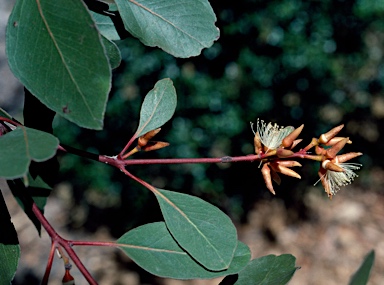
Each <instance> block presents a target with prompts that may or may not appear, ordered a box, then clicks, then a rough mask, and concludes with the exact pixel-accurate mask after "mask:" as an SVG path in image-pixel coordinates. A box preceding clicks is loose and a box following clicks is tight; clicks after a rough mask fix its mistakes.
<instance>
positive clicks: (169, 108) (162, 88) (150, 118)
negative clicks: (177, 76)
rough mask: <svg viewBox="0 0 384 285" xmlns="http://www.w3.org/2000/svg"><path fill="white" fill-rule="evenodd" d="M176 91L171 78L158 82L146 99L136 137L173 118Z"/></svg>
mask: <svg viewBox="0 0 384 285" xmlns="http://www.w3.org/2000/svg"><path fill="white" fill-rule="evenodd" d="M176 103H177V99H176V90H175V87H173V83H172V80H171V79H169V78H166V79H162V80H159V81H157V83H156V84H155V87H154V88H153V89H152V90H151V91H149V92H148V94H147V96H145V98H144V102H143V105H142V106H141V110H140V122H139V127H138V128H137V131H136V134H135V136H136V137H139V136H141V135H143V134H145V133H147V132H149V131H152V130H154V129H157V128H159V127H161V126H162V125H164V124H165V123H166V122H167V121H168V120H169V119H170V118H172V116H173V114H174V113H175V109H176Z"/></svg>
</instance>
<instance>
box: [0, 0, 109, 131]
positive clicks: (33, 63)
mask: <svg viewBox="0 0 384 285" xmlns="http://www.w3.org/2000/svg"><path fill="white" fill-rule="evenodd" d="M6 51H7V56H8V62H9V66H10V68H11V70H12V72H13V73H14V75H15V76H16V77H17V78H18V79H19V80H20V81H21V82H22V83H23V84H24V85H25V87H26V88H27V89H28V90H29V91H31V93H32V94H33V95H35V96H36V97H37V98H39V100H40V101H42V102H43V103H44V104H45V105H47V107H49V108H50V109H52V110H54V111H55V112H57V113H58V114H60V115H61V116H63V117H65V118H67V119H68V120H70V121H72V122H74V123H76V124H78V125H79V126H81V127H86V128H91V129H102V127H103V118H104V112H105V108H106V103H107V99H108V93H109V90H110V86H111V68H110V66H109V63H108V58H107V57H106V55H105V51H104V46H103V44H102V43H101V38H100V35H99V32H98V31H97V29H96V26H95V23H94V21H93V19H92V17H91V15H90V14H89V11H88V9H87V8H86V6H85V5H84V3H83V1H78V0H55V1H51V0H36V1H29V0H19V1H17V2H16V4H15V6H14V8H13V11H12V13H11V16H10V17H9V20H8V26H7V32H6Z"/></svg>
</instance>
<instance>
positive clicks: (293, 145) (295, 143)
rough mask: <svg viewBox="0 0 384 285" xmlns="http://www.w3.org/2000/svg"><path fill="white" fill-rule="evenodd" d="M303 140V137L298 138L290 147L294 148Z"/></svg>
mask: <svg viewBox="0 0 384 285" xmlns="http://www.w3.org/2000/svg"><path fill="white" fill-rule="evenodd" d="M301 141H302V139H297V140H294V141H293V143H292V145H291V147H290V149H293V148H294V147H295V146H297V145H298V144H299V143H300V142H301Z"/></svg>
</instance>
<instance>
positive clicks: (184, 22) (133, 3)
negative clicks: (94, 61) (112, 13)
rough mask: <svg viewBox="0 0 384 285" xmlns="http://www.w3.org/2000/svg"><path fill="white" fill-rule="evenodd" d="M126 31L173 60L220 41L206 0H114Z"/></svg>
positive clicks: (214, 20)
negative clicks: (167, 54) (174, 57)
mask: <svg viewBox="0 0 384 285" xmlns="http://www.w3.org/2000/svg"><path fill="white" fill-rule="evenodd" d="M115 2H116V4H117V7H118V9H119V12H120V15H121V17H122V19H123V21H124V25H125V28H126V29H127V30H128V31H129V32H130V33H131V34H132V35H134V36H135V37H137V38H138V39H140V41H141V42H142V43H143V44H145V45H148V46H152V47H160V48H161V49H163V50H164V51H166V52H168V53H170V54H172V55H173V56H176V57H190V56H196V55H199V54H200V52H201V50H202V49H203V48H207V47H210V46H211V45H212V44H213V42H214V41H215V40H217V39H218V38H219V34H220V33H219V30H218V28H216V27H215V22H216V16H215V13H214V12H213V10H212V8H211V6H210V4H209V2H208V1H207V0H193V1H190V0H116V1H115Z"/></svg>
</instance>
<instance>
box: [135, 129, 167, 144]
mask: <svg viewBox="0 0 384 285" xmlns="http://www.w3.org/2000/svg"><path fill="white" fill-rule="evenodd" d="M160 130H161V128H157V129H155V130H152V131H149V132H148V133H145V134H144V135H142V136H141V137H139V139H138V142H137V144H138V145H139V146H140V147H143V146H145V145H146V144H147V143H148V141H149V140H150V139H152V138H153V137H154V136H155V135H157V134H158V133H159V132H160Z"/></svg>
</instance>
